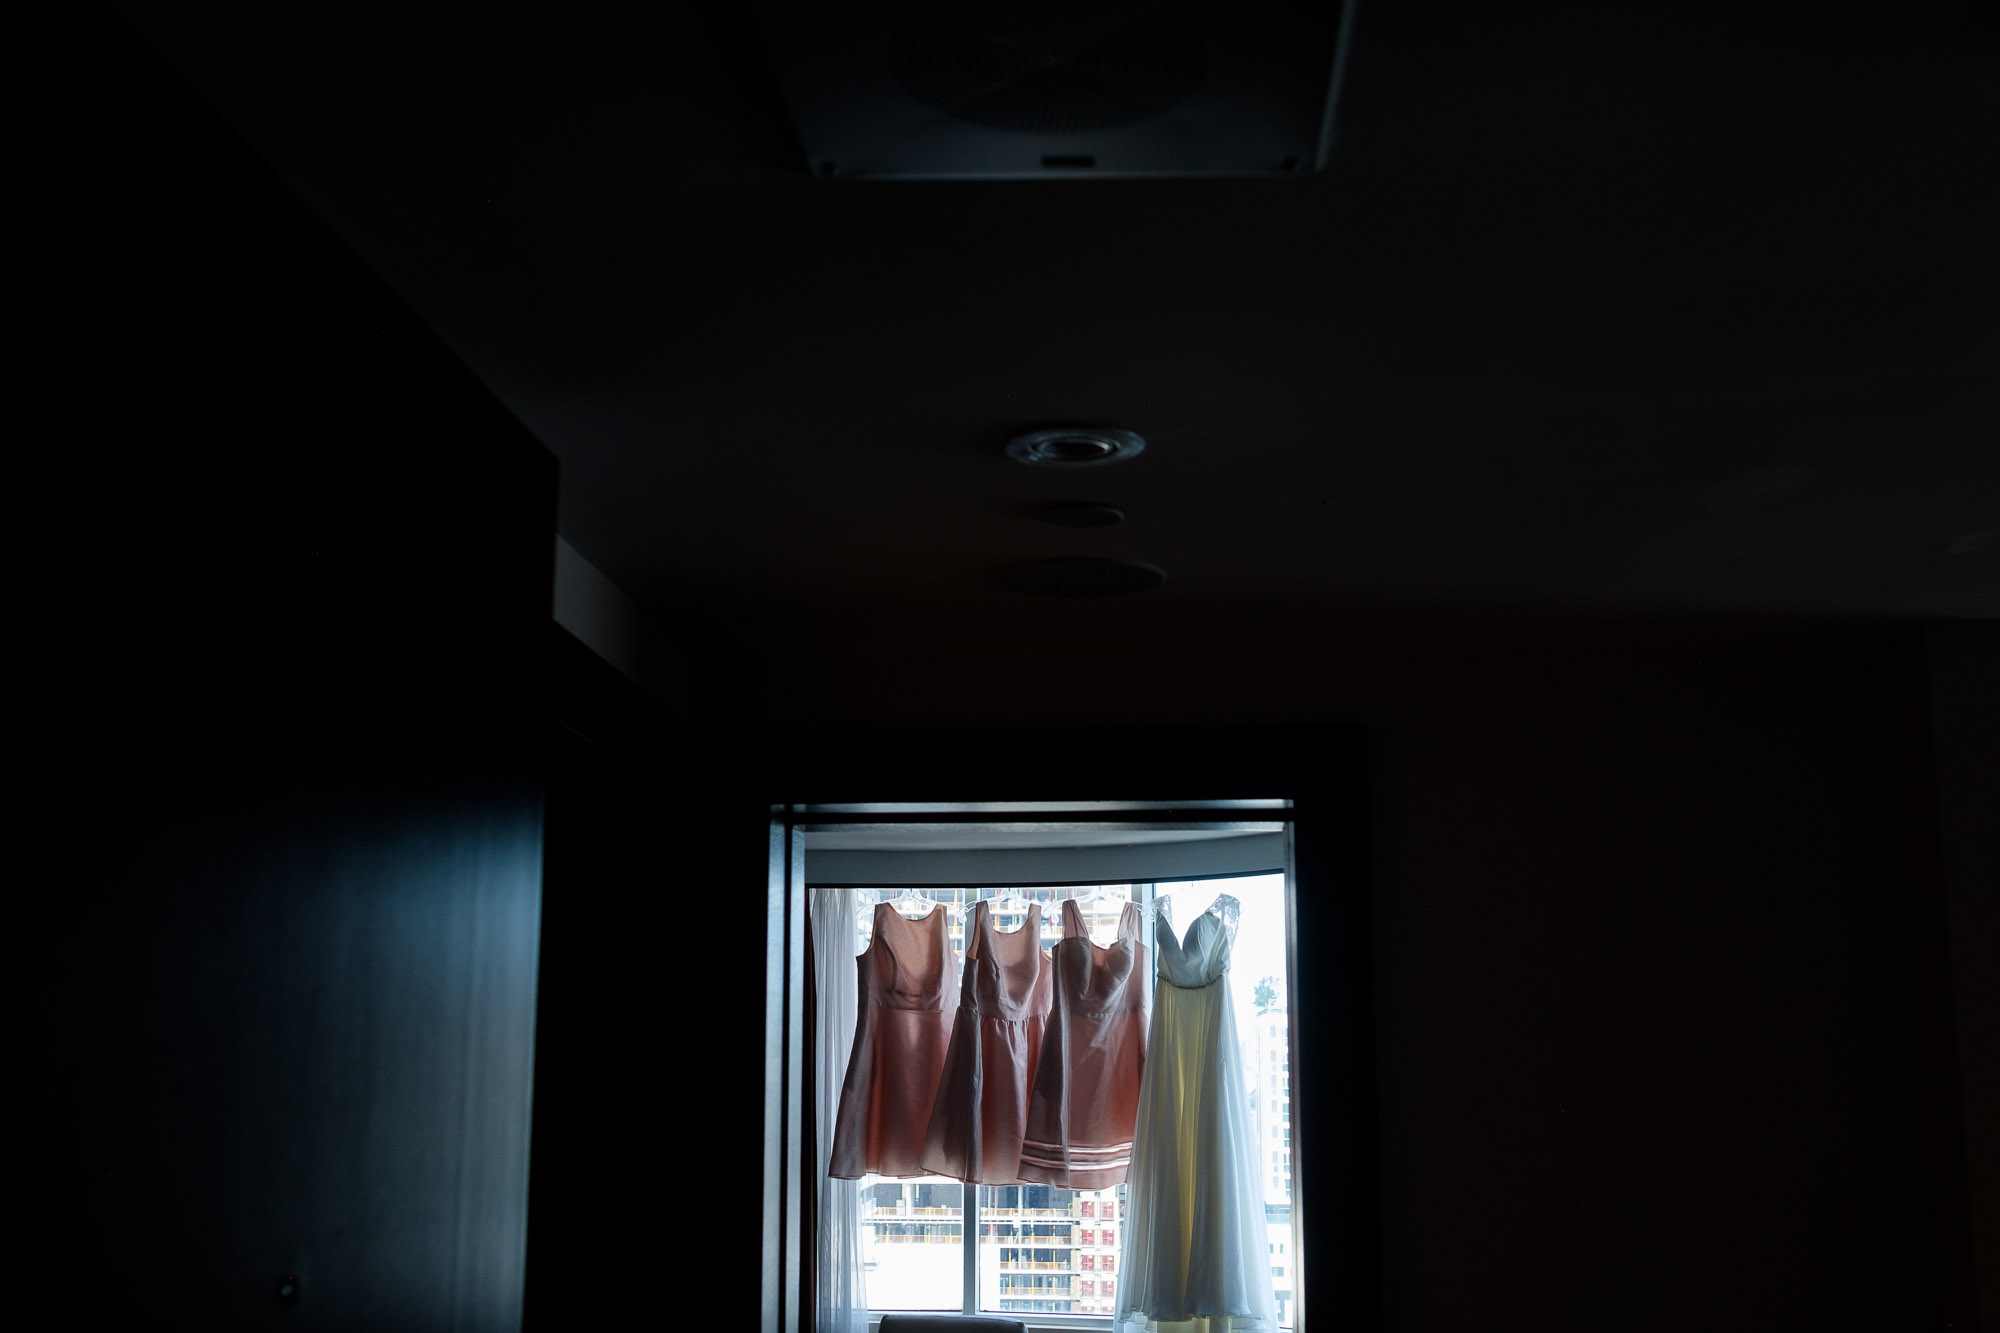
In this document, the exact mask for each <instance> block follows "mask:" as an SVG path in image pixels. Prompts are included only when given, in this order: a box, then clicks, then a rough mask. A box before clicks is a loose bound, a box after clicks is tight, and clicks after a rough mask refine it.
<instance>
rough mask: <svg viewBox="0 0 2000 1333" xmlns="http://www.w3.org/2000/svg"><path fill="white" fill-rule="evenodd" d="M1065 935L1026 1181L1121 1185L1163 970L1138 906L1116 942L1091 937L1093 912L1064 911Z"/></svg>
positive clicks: (1024, 1153) (1069, 906) (1121, 923)
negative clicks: (1157, 970)
mask: <svg viewBox="0 0 2000 1333" xmlns="http://www.w3.org/2000/svg"><path fill="white" fill-rule="evenodd" d="M1062 913H1063V937H1062V939H1060V940H1058V941H1057V942H1056V947H1055V949H1054V950H1053V961H1054V967H1053V971H1054V973H1055V1003H1054V1008H1053V1010H1052V1012H1051V1013H1050V1015H1049V1025H1048V1032H1047V1035H1046V1036H1045V1037H1044V1038H1043V1039H1042V1058H1041V1063H1040V1065H1039V1066H1038V1068H1037V1070H1036V1073H1035V1090H1034V1094H1033V1096H1032V1097H1031V1098H1030V1099H1029V1103H1028V1129H1027V1135H1026V1138H1025V1140H1024V1141H1023V1143H1022V1145H1021V1179H1023V1180H1032V1181H1036V1182H1039V1183H1041V1184H1044V1185H1060V1186H1062V1187H1063V1188H1065V1189H1075V1190H1099V1189H1106V1188H1108V1187H1110V1186H1112V1185H1117V1184H1120V1183H1122V1182H1123V1181H1124V1179H1125V1173H1126V1171H1127V1170H1128V1169H1129V1167H1130V1166H1131V1162H1132V1131H1133V1125H1134V1124H1135V1123H1136V1122H1137V1120H1138V1116H1139V1084H1140V1079H1141V1075H1142V1074H1143V1073H1144V1071H1145V1067H1146V1025H1147V1023H1148V1022H1149V1021H1150V1020H1151V1016H1152V1009H1153V966H1152V959H1151V957H1150V955H1148V953H1147V951H1146V943H1145V936H1144V932H1143V930H1142V925H1143V922H1144V917H1143V916H1142V914H1141V913H1140V910H1139V905H1138V904H1137V903H1126V904H1125V907H1124V910H1122V911H1121V912H1119V914H1118V934H1117V937H1116V938H1115V939H1114V940H1113V941H1112V942H1111V943H1110V944H1108V945H1104V946H1099V945H1098V944H1096V943H1095V942H1093V941H1092V940H1091V938H1090V928H1089V926H1087V925H1086V924H1085V923H1084V919H1083V911H1082V909H1081V908H1079V907H1078V906H1077V905H1076V903H1075V902H1074V901H1073V900H1072V901H1066V902H1064V903H1063V905H1062Z"/></svg>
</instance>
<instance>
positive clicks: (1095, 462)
mask: <svg viewBox="0 0 2000 1333" xmlns="http://www.w3.org/2000/svg"><path fill="white" fill-rule="evenodd" d="M1145 447H1146V442H1145V441H1144V440H1142V439H1140V438H1139V437H1138V436H1137V435H1134V434H1133V433H1132V432H1131V431H1129V430H1113V429H1111V428H1109V427H1101V426H1057V427H1054V428H1052V429H1049V430H1031V431H1029V432H1028V433H1027V434H1026V435H1017V436H1015V437H1014V438H1013V439H1011V440H1009V441H1008V442H1007V457H1009V458H1011V459H1013V460H1014V461H1016V462H1018V463H1026V464H1027V465H1028V466H1029V467H1102V466H1104V465H1105V464H1106V463H1122V462H1124V461H1126V460H1127V459H1129V458H1135V457H1137V456H1138V455H1139V453H1140V452H1141V451H1142V450H1144V449H1145Z"/></svg>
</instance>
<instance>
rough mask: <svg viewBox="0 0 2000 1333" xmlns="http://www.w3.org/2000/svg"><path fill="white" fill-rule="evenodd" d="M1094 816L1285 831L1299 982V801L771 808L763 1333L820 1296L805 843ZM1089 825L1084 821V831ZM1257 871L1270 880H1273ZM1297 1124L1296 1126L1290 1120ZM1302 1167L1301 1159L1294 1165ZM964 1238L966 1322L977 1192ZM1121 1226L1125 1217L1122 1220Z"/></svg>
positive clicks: (1092, 1319)
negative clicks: (831, 827)
mask: <svg viewBox="0 0 2000 1333" xmlns="http://www.w3.org/2000/svg"><path fill="white" fill-rule="evenodd" d="M1084 813H1087V814H1088V815H1090V816H1091V817H1093V818H1096V819H1099V820H1104V821H1112V820H1116V819H1118V818H1120V817H1121V816H1125V817H1131V818H1147V819H1152V820H1157V821H1161V822H1165V820H1166V819H1167V818H1170V817H1171V816H1174V815H1179V816H1180V817H1181V819H1182V820H1183V821H1184V822H1185V823H1187V824H1199V825H1208V824H1226V823H1230V822H1236V821H1243V820H1246V819H1248V820H1251V821H1255V822H1264V821H1269V822H1278V823H1281V824H1282V827H1283V866H1282V873H1283V876H1284V886H1283V898H1282V901H1283V915H1284V931H1285V948H1284V956H1285V971H1286V984H1287V987H1288V988H1289V987H1290V986H1291V985H1292V982H1293V978H1295V977H1297V975H1298V961H1299V960H1298V932H1297V929H1296V925H1297V892H1298V886H1297V877H1296V872H1295V862H1294V855H1293V818H1294V815H1293V809H1292V802H1291V801H1290V800H1289V799H1279V800H1259V801H1237V800H1232V801H1202V802H1178V803H1170V802H1158V801H1130V802H1119V801H1102V802H1039V803H1037V802H1018V803H1008V804H1006V805H999V804H988V805H984V806H967V805H964V804H948V803H939V804H917V803H910V804H899V805H896V806H893V807H891V806H885V805H853V806H838V805H835V806H828V805H817V806H809V805H773V806H771V807H770V814H771V820H770V868H771V869H770V892H769V894H768V896H767V905H766V958H765V963H766V970H765V1015H766V1021H765V1062H764V1072H765V1088H766V1090H767V1095H766V1097H765V1117H764V1153H765V1156H764V1160H765V1161H766V1162H767V1163H774V1164H776V1165H777V1167H778V1169H777V1170H776V1171H770V1170H767V1171H766V1172H765V1175H764V1191H763V1200H762V1202H763V1206H764V1211H763V1300H762V1305H761V1310H760V1314H761V1318H760V1327H761V1328H762V1329H763V1330H764V1331H765V1333H799V1330H801V1329H810V1328H811V1326H812V1323H813V1318H814V1312H813V1311H812V1310H811V1309H809V1308H807V1306H808V1304H809V1302H810V1300H811V1295H810V1293H809V1292H805V1291H804V1290H802V1276H803V1267H802V1264H801V1258H802V1252H803V1246H804V1245H805V1243H806V1237H805V1236H804V1235H803V1234H802V1223H801V1218H802V1209H801V1191H802V1188H803V1185H804V1180H803V1173H804V1171H805V1169H806V1165H807V1161H806V1159H807V1156H808V1155H807V1154H806V1152H805V1143H806V1138H807V1135H806V1133H805V1130H806V1126H805V1117H804V1105H803V1093H804V1088H805V1083H806V1080H805V1077H804V1074H805V1071H804V1068H803V1053H804V1042H803V1032H804V1022H805V1002H806V994H805V989H806V988H805V966H804V962H805V958H804V952H805V933H806V923H805V904H806V899H807V893H808V884H807V874H806V862H805V841H804V834H805V830H806V829H807V828H808V827H811V826H815V825H820V826H824V825H826V824H827V823H829V822H831V821H833V820H836V819H845V820H847V821H849V822H862V821H863V820H866V819H868V818H870V817H871V816H872V817H873V818H874V819H875V820H876V821H877V822H880V823H883V824H891V823H900V822H906V821H907V822H916V821H914V820H909V817H910V816H912V815H917V816H922V817H924V818H925V819H929V818H938V819H941V820H947V821H948V819H949V818H950V817H951V816H953V815H954V814H955V815H958V816H960V817H962V818H964V819H965V822H975V821H976V820H977V819H978V818H979V817H981V816H983V817H984V818H985V819H986V820H988V821H990V822H1022V823H1030V822H1035V821H1037V820H1039V821H1042V822H1053V823H1066V822H1070V821H1069V820H1065V819H1063V818H1060V816H1062V815H1076V814H1084ZM1077 822H1083V821H1077ZM1253 873H1269V871H1268V870H1265V871H1258V872H1253ZM1227 877H1228V875H1227V874H1216V873H1213V872H1212V871H1198V872H1197V873H1194V874H1190V875H1188V876H1186V877H1185V878H1187V879H1217V878H1227ZM1105 882H1131V883H1135V884H1136V883H1145V884H1146V886H1147V893H1148V897H1149V898H1150V897H1151V895H1152V892H1153V887H1154V884H1155V883H1156V882H1165V878H1164V877H1162V878H1161V879H1159V880H1157V881H1155V880H1145V881H1139V880H1124V881H1116V880H1114V881H1105ZM1286 1029H1287V1030H1286V1040H1285V1047H1286V1058H1285V1062H1284V1068H1285V1070H1286V1071H1287V1072H1289V1070H1290V1068H1291V1066H1292V1065H1293V1063H1294V1061H1295V1058H1296V1056H1297V1041H1298V1029H1299V1024H1298V1023H1297V1022H1296V1021H1288V1022H1287V1024H1286ZM1287 1100H1288V1102H1296V1101H1297V1100H1298V1089H1297V1088H1296V1087H1294V1088H1293V1089H1292V1091H1291V1096H1290V1097H1289V1098H1288V1099H1287ZM1288 1123H1291V1124H1296V1123H1297V1122H1296V1120H1293V1119H1291V1118H1290V1117H1288ZM1294 1160H1295V1161H1296V1157H1294ZM1299 1180H1300V1177H1299V1174H1298V1172H1297V1171H1296V1169H1295V1170H1294V1173H1293V1176H1292V1191H1291V1245H1292V1253H1293V1254H1294V1255H1301V1254H1303V1252H1304V1251H1303V1249H1302V1245H1303V1238H1304V1234H1305V1217H1304V1211H1305V1210H1304V1208H1303V1207H1302V1202H1303V1199H1302V1196H1303V1190H1302V1189H1301V1188H1300V1187H1299ZM964 1201H965V1204H964V1214H963V1231H962V1237H963V1242H964V1252H965V1279H964V1285H963V1291H964V1308H963V1310H962V1311H961V1313H963V1314H979V1313H983V1312H981V1311H980V1310H979V1309H978V1308H977V1307H978V1301H979V1288H978V1269H977V1263H978V1246H979V1234H978V1226H979V1223H978V1201H977V1186H968V1187H967V1189H966V1191H965V1195H964ZM1119 1224H1120V1227H1121V1229H1122V1227H1123V1226H1124V1225H1125V1224H1126V1219H1123V1218H1121V1219H1120V1223H1119ZM1292 1269H1293V1271H1292V1274H1291V1277H1292V1286H1291V1291H1290V1293H1289V1301H1290V1304H1291V1308H1292V1311H1293V1326H1294V1327H1295V1328H1302V1327H1303V1324H1304V1311H1305V1296H1304V1290H1303V1280H1302V1279H1303V1271H1302V1270H1303V1265H1302V1264H1299V1263H1297V1262H1296V1261H1295V1262H1294V1264H1293V1265H1292ZM1115 1276H1116V1277H1117V1278H1118V1279H1119V1280H1121V1281H1122V1279H1123V1278H1124V1276H1125V1274H1124V1272H1123V1270H1122V1268H1121V1269H1120V1270H1118V1271H1117V1272H1116V1274H1115ZM884 1313H895V1312H893V1311H874V1310H871V1311H870V1312H869V1328H870V1330H871V1333H872V1330H875V1329H876V1328H877V1326H878V1325H879V1322H880V1319H881V1316H882V1315H883V1314H884ZM1011 1313H1015V1314H1019V1315H1021V1316H1023V1317H1024V1322H1026V1323H1027V1324H1028V1325H1029V1327H1030V1328H1032V1329H1047V1330H1052V1331H1053V1330H1058V1329H1060V1330H1073V1331H1077V1333H1103V1331H1104V1330H1108V1329H1110V1328H1111V1327H1113V1323H1114V1321H1113V1319H1112V1318H1110V1317H1107V1316H1103V1315H1070V1314H1055V1313H1041V1312H1032V1313H1031V1312H1011Z"/></svg>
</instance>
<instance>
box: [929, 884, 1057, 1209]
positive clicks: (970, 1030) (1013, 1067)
mask: <svg viewBox="0 0 2000 1333" xmlns="http://www.w3.org/2000/svg"><path fill="white" fill-rule="evenodd" d="M1041 935H1042V909H1041V906H1040V905H1039V904H1033V903H1031V904H1029V907H1028V919H1027V922H1026V924H1024V925H1023V926H1022V927H1021V928H1020V929H1019V930H1013V931H1009V932H1007V933H1006V934H1004V935H1003V934H1001V933H1000V932H999V931H997V930H995V929H994V928H993V914H992V913H991V912H990V911H989V910H988V909H987V905H986V904H985V903H983V902H982V903H980V904H978V905H977V906H976V907H975V908H974V909H973V919H972V929H971V930H969V931H967V932H966V937H965V969H964V975H963V979H962V980H961V981H960V983H959V1000H958V1018H957V1021H956V1022H955V1023H954V1024H953V1026H952V1032H951V1051H950V1053H949V1054H948V1055H946V1057H945V1062H944V1073H943V1074H942V1075H941V1076H940V1077H939V1079H938V1084H937V1101H936V1102H935V1104H934V1105H933V1106H932V1108H931V1114H930V1126H929V1129H928V1132H927V1133H926V1134H925V1136H924V1157H923V1163H924V1170H925V1171H926V1172H928V1173H930V1174H932V1175H939V1176H949V1177H951V1178H952V1179H954V1180H963V1181H968V1182H971V1183H974V1184H984V1185H1013V1184H1018V1183H1019V1182H1020V1169H1021V1135H1022V1132H1023V1130H1024V1129H1025V1128H1026V1125H1027V1120H1028V1090H1029V1088H1030V1087H1031V1086H1032V1084H1033V1082H1034V1078H1035V1065H1036V1062H1037V1061H1038V1060H1039V1059H1040V1057H1041V1051H1042V1028H1043V1026H1044V1025H1045V1024H1046V1023H1047V1022H1048V1016H1049V958H1048V955H1047V954H1045V953H1043V952H1042V939H1041Z"/></svg>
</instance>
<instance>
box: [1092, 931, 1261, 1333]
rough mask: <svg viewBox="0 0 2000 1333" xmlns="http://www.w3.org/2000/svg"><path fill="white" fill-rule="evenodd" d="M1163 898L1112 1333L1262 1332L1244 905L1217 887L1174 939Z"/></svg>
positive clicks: (1259, 1236)
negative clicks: (1240, 1026) (1242, 962)
mask: <svg viewBox="0 0 2000 1333" xmlns="http://www.w3.org/2000/svg"><path fill="white" fill-rule="evenodd" d="M1159 902H1160V914H1159V919H1158V920H1157V921H1156V922H1155V924H1154V930H1153V935H1154V940H1155V949H1154V953H1155V956H1156V957H1157V958H1158V959H1159V985H1158V986H1157V988H1156V989H1155V990H1154V993H1153V1025H1152V1032H1151V1036H1150V1038H1149V1040H1148V1042H1147V1045H1146V1070H1145V1074H1144V1077H1143V1079H1142V1082H1141V1085H1140V1090H1139V1120H1138V1126H1137V1130H1136V1132H1135V1134H1134V1136H1133V1142H1132V1169H1131V1173H1130V1175H1129V1177H1128V1178H1127V1184H1126V1222H1125V1241H1124V1246H1123V1249H1122V1252H1121V1262H1120V1264H1119V1267H1120V1268H1121V1269H1123V1270H1124V1271H1123V1276H1121V1277H1120V1278H1119V1280H1118V1322H1117V1328H1118V1333H1141V1330H1144V1331H1146V1333H1267V1331H1268V1330H1271V1329H1274V1328H1275V1327H1276V1326H1277V1322H1278V1309H1277V1300H1276V1298H1275V1297H1274V1296H1273V1295H1272V1290H1271V1261H1270V1258H1269V1254H1270V1244H1269V1241H1268V1239H1267V1237H1266V1234H1265V1226H1264V1204H1263V1200H1262V1195H1261V1193H1260V1191H1259V1190H1258V1183H1259V1179H1260V1177H1259V1175H1258V1162H1257V1128H1256V1123H1255V1121H1253V1120H1252V1119H1251V1117H1250V1099H1249V1095H1248V1092H1247V1090H1246V1089H1245V1087H1244V1085H1243V1051H1242V1047H1241V1045H1240V1044H1239V1043H1238V1041H1237V1038H1236V1016H1235V1011H1234V1009H1233V1007H1232V1006H1231V1003H1230V999H1229V950H1230V946H1231V945H1232V944H1233V943H1234V942H1235V939H1236V921H1237V917H1238V915H1239V913H1240V912H1241V910H1242V907H1241V904H1239V903H1238V902H1237V901H1236V899H1234V898H1231V897H1228V896H1227V895H1224V896H1223V897H1220V898H1217V899H1216V900H1215V902H1214V904H1212V905H1211V906H1210V907H1209V909H1208V910H1207V911H1205V912H1203V913H1202V914H1201V915H1200V916H1198V917H1196V918H1195V919H1194V922H1193V923H1192V924H1191V925H1189V927H1188V931H1187V938H1186V939H1185V940H1181V939H1179V938H1177V937H1176V936H1175V934H1174V929H1173V924H1172V922H1171V921H1169V919H1168V917H1167V900H1166V899H1164V898H1162V899H1160V900H1159Z"/></svg>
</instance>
